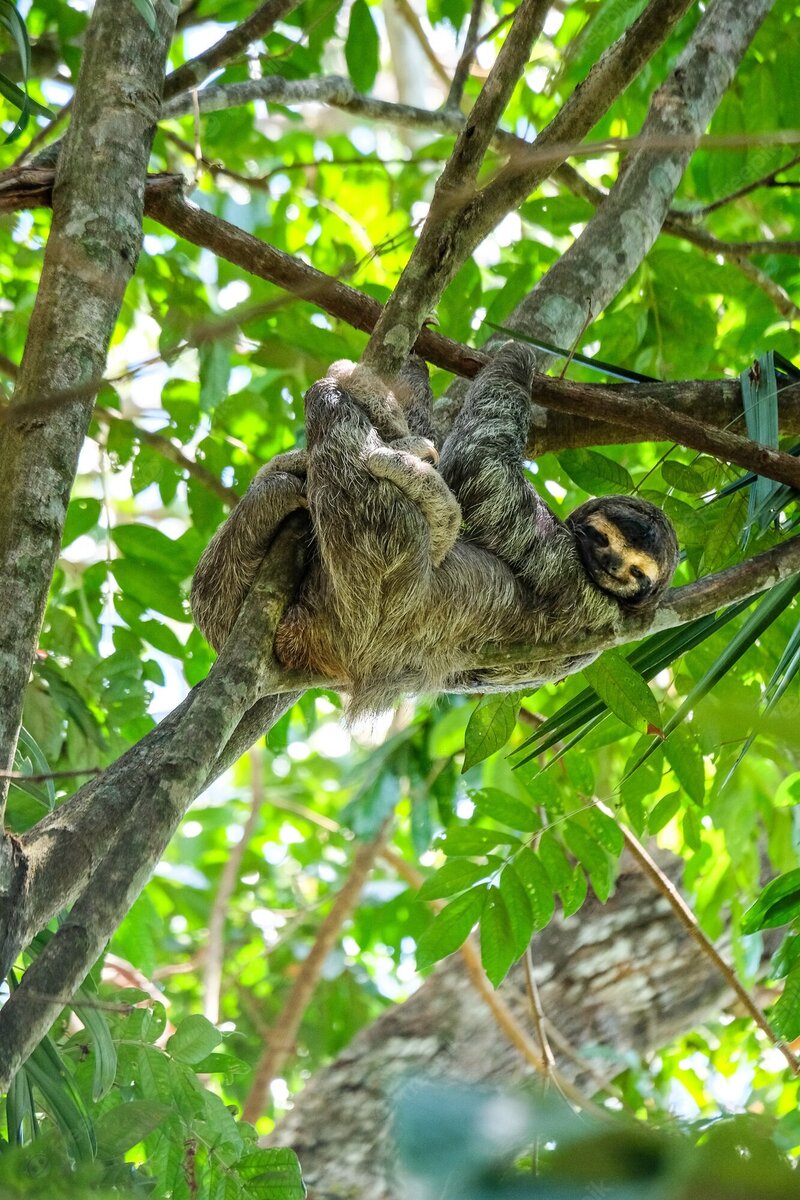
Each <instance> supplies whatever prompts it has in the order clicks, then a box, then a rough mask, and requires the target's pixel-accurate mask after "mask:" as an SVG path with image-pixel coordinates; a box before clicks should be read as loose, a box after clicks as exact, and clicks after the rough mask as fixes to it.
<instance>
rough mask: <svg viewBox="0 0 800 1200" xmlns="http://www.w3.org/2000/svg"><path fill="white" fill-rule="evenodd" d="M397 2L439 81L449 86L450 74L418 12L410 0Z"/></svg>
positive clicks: (398, 0)
mask: <svg viewBox="0 0 800 1200" xmlns="http://www.w3.org/2000/svg"><path fill="white" fill-rule="evenodd" d="M395 4H396V5H397V9H398V12H399V13H400V16H401V17H402V18H403V20H404V21H405V23H406V25H408V27H409V29H410V30H411V32H412V33H413V34H414V37H415V38H416V39H417V42H418V44H419V48H420V50H421V51H422V53H423V54H424V55H425V57H426V58H427V60H428V62H429V63H430V65H431V67H432V69H433V72H434V74H435V75H437V76H438V78H439V82H440V83H443V84H444V86H445V87H449V86H450V76H449V75H448V74H447V71H445V69H444V67H443V66H442V64H441V63H440V62H439V59H438V58H437V57H436V55H435V53H434V51H433V47H432V46H431V44H430V42H429V41H428V37H427V35H426V33H425V30H424V29H423V28H422V22H421V21H420V19H419V17H418V16H417V14H416V12H415V11H414V9H413V8H412V7H411V5H410V4H409V2H408V0H395Z"/></svg>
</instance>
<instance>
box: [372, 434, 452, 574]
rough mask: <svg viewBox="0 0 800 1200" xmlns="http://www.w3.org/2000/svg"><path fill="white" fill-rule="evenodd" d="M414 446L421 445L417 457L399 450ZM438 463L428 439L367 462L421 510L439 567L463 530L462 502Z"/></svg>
mask: <svg viewBox="0 0 800 1200" xmlns="http://www.w3.org/2000/svg"><path fill="white" fill-rule="evenodd" d="M411 443H415V444H416V443H419V444H418V445H416V450H417V451H418V452H417V453H409V451H408V450H407V449H400V448H399V447H400V446H405V445H407V444H411ZM419 451H421V452H422V453H424V454H425V455H426V458H423V457H422V454H421V453H419ZM437 459H438V454H437V452H436V449H435V447H434V446H433V443H432V442H430V441H429V440H428V439H427V438H415V437H411V438H403V439H400V440H399V441H398V442H396V443H395V444H394V445H392V446H381V447H379V448H377V449H375V450H373V451H372V452H371V453H370V454H369V456H368V458H367V461H366V466H367V470H368V471H369V472H370V474H371V475H373V476H374V477H375V478H376V479H386V480H387V481H388V482H389V483H392V484H394V486H395V487H397V488H399V489H400V491H402V492H403V494H404V495H405V496H406V497H407V498H408V499H409V500H411V501H412V502H413V503H414V504H416V506H417V507H418V508H419V510H420V512H421V513H422V516H423V517H424V519H425V523H426V524H427V526H428V533H429V538H430V555H431V560H432V562H433V565H434V566H435V567H438V566H439V564H440V563H441V561H442V559H443V558H444V557H445V555H446V554H448V553H449V552H450V550H452V548H453V546H454V545H455V543H456V539H457V538H458V533H459V530H460V528H461V509H460V507H459V504H458V501H457V500H456V498H455V496H454V495H453V493H452V492H451V491H450V488H449V487H448V486H447V484H446V483H445V481H444V480H443V479H442V477H441V475H440V474H439V472H438V471H437V470H436V468H435V467H434V466H433V465H432V464H433V462H435V461H436V460H437Z"/></svg>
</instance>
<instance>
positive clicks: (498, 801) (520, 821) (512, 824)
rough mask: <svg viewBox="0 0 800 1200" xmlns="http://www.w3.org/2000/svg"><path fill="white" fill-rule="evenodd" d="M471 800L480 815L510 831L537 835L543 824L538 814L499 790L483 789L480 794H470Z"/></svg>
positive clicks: (514, 797)
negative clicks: (497, 822)
mask: <svg viewBox="0 0 800 1200" xmlns="http://www.w3.org/2000/svg"><path fill="white" fill-rule="evenodd" d="M468 795H469V798H470V800H471V801H472V803H473V804H474V805H475V808H476V809H477V810H478V812H479V813H482V814H483V815H484V816H485V817H492V818H493V820H495V821H499V822H500V823H501V825H507V826H508V827H509V829H519V830H522V831H524V832H525V833H536V831H537V830H539V829H541V827H542V822H541V820H540V819H539V815H538V813H536V812H534V810H533V809H532V808H531V807H530V806H529V805H528V804H526V803H525V802H524V800H519V799H518V798H517V797H516V796H510V795H509V794H508V792H501V791H500V789H499V788H491V787H490V788H481V790H480V791H479V792H469V793H468Z"/></svg>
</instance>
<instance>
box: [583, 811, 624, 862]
mask: <svg viewBox="0 0 800 1200" xmlns="http://www.w3.org/2000/svg"><path fill="white" fill-rule="evenodd" d="M585 819H586V822H587V824H588V825H589V828H590V829H591V831H592V835H593V836H594V837H595V838H597V841H598V842H599V843H600V845H601V846H602V847H603V849H604V850H607V851H608V852H609V854H613V855H614V857H615V858H619V856H620V854H622V851H623V848H624V846H625V838H624V837H623V836H622V830H621V829H620V827H619V825H618V824H617V822H616V821H615V820H614V818H613V817H609V816H608V815H607V814H606V813H604V812H602V811H601V810H600V809H599V808H595V807H592V808H590V809H589V810H588V812H587V813H586V814H585Z"/></svg>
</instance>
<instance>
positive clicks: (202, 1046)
mask: <svg viewBox="0 0 800 1200" xmlns="http://www.w3.org/2000/svg"><path fill="white" fill-rule="evenodd" d="M221 1041H222V1034H221V1033H220V1031H219V1030H218V1029H217V1027H216V1025H212V1024H211V1022H210V1021H209V1020H207V1019H206V1017H201V1016H200V1014H199V1013H194V1014H193V1015H192V1016H190V1017H186V1019H185V1020H183V1021H181V1023H180V1025H179V1026H178V1028H177V1029H176V1030H175V1032H174V1033H173V1035H172V1037H171V1038H170V1039H169V1041H168V1042H167V1050H168V1051H169V1053H170V1054H171V1055H172V1057H173V1058H177V1059H178V1060H179V1061H180V1062H185V1063H189V1064H190V1065H191V1064H192V1063H198V1062H201V1060H202V1059H204V1058H206V1057H207V1056H208V1055H209V1054H210V1053H211V1051H212V1050H213V1049H214V1048H215V1047H216V1046H218V1045H219V1044H220V1042H221Z"/></svg>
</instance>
